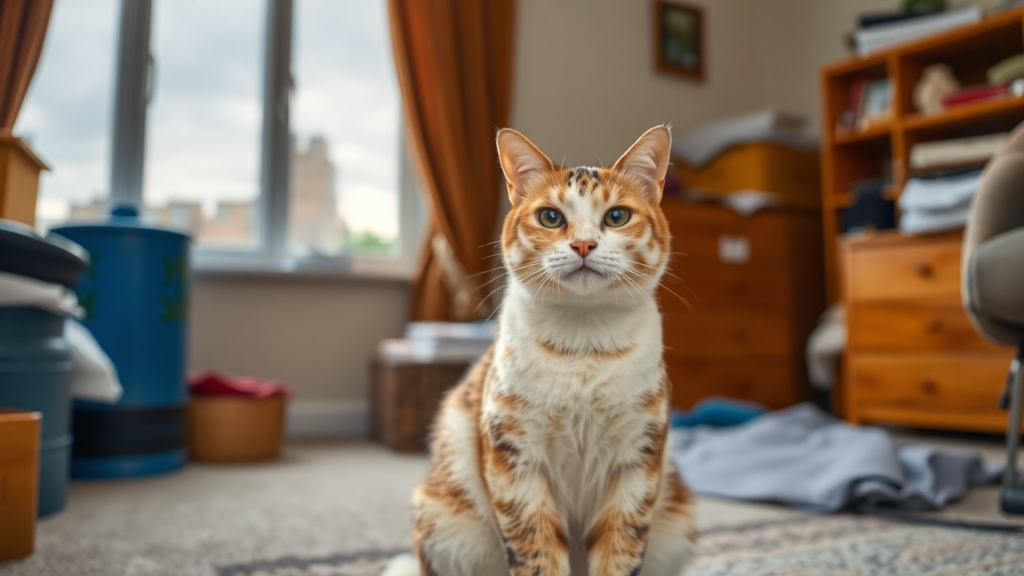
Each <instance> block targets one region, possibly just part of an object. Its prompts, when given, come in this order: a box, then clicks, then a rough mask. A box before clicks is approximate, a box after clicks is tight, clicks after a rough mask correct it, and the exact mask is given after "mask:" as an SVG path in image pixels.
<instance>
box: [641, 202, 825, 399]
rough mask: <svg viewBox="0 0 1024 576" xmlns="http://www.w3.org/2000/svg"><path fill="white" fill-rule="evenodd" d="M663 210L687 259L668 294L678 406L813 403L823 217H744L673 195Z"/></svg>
mask: <svg viewBox="0 0 1024 576" xmlns="http://www.w3.org/2000/svg"><path fill="white" fill-rule="evenodd" d="M662 210H664V212H665V216H666V218H668V221H669V226H670V228H671V231H672V250H673V251H674V252H675V253H677V254H685V256H678V257H674V258H673V260H672V266H671V272H672V275H671V276H666V277H665V278H664V279H663V280H662V285H663V287H664V288H663V290H662V291H661V292H660V293H659V300H660V303H661V310H662V318H663V326H664V339H665V365H666V368H667V370H668V376H669V380H670V381H671V382H672V404H673V406H677V407H679V408H687V409H688V408H690V407H691V406H693V404H694V403H696V402H698V401H700V400H702V399H704V398H708V397H710V396H725V397H728V398H734V399H737V400H747V401H751V402H758V403H760V404H764V405H765V406H768V407H769V408H784V407H786V406H790V405H793V404H796V403H798V402H800V401H802V400H805V399H806V398H807V397H808V396H809V395H810V387H809V386H808V384H807V376H806V373H807V370H806V369H805V367H804V366H805V361H804V347H805V346H806V342H807V336H808V335H809V334H810V332H811V330H813V329H814V326H815V324H816V322H817V319H818V316H819V315H820V314H821V312H822V310H823V309H824V304H825V302H824V300H825V288H824V285H823V274H822V261H823V258H822V254H821V227H820V220H819V218H818V217H817V216H816V215H815V214H813V213H811V212H809V211H807V210H798V209H789V208H772V209H767V210H762V211H760V212H757V213H756V214H753V215H752V216H740V215H739V214H737V213H736V212H734V211H733V210H731V209H729V208H726V207H723V206H717V205H712V204H690V203H684V202H680V201H678V200H674V199H671V198H666V199H665V200H664V201H663V202H662ZM682 298H685V299H686V302H684V301H683V300H682Z"/></svg>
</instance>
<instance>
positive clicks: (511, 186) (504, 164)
mask: <svg viewBox="0 0 1024 576" xmlns="http://www.w3.org/2000/svg"><path fill="white" fill-rule="evenodd" d="M498 159H499V160H500V161H501V169H502V171H503V172H505V180H506V181H507V182H508V199H509V200H510V201H511V202H512V205H513V206H515V205H517V204H519V202H520V201H521V200H522V199H523V197H525V196H526V193H527V191H528V190H529V189H530V188H532V187H533V186H534V185H536V184H539V183H540V182H542V181H543V180H544V177H545V176H546V175H548V174H550V173H551V172H553V171H554V169H555V166H554V164H552V163H551V160H550V159H548V157H547V156H545V155H544V153H543V152H541V151H540V149H538V148H537V147H536V146H534V145H533V142H530V141H529V140H527V139H526V136H523V135H522V134H520V133H519V132H516V131H515V130H513V129H511V128H502V129H501V130H499V131H498Z"/></svg>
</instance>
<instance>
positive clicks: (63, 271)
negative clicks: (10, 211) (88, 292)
mask: <svg viewBox="0 0 1024 576" xmlns="http://www.w3.org/2000/svg"><path fill="white" fill-rule="evenodd" d="M88 266H89V253H88V252H86V251H85V249H84V248H82V247H81V246H79V245H78V244H76V243H74V242H72V241H71V240H68V239H67V238H64V237H63V236H59V235H57V234H48V235H47V236H46V238H43V237H41V236H40V235H39V234H38V233H36V231H35V230H33V229H32V227H31V226H27V225H25V224H22V223H21V222H14V221H12V220H0V272H7V273H10V274H18V275H21V276H27V277H29V278H34V279H36V280H40V281H43V282H53V283H56V284H62V285H64V286H67V287H68V288H73V287H74V286H75V284H77V283H78V279H79V278H80V277H81V276H82V273H83V272H85V269H86V268H87V267H88Z"/></svg>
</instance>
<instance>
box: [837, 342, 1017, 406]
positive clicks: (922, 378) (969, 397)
mask: <svg viewBox="0 0 1024 576" xmlns="http://www.w3.org/2000/svg"><path fill="white" fill-rule="evenodd" d="M1012 357H1013V353H1012V352H1009V351H1007V352H1005V353H1004V352H992V353H987V352H975V353H969V352H968V353H961V354H950V353H946V354H920V353H918V354H867V353H865V354H853V355H852V357H851V359H850V383H851V386H852V387H851V390H850V393H851V395H850V399H851V400H852V401H853V403H854V404H855V405H856V406H857V408H860V409H864V410H866V409H867V408H868V407H873V408H893V409H895V408H903V409H916V410H927V411H935V412H943V411H946V412H956V413H973V412H979V413H980V412H984V413H991V412H998V411H999V406H998V401H999V393H1000V392H1001V391H1002V389H1003V384H1004V383H1005V382H1006V373H1007V370H1008V369H1009V366H1010V359H1011V358H1012Z"/></svg>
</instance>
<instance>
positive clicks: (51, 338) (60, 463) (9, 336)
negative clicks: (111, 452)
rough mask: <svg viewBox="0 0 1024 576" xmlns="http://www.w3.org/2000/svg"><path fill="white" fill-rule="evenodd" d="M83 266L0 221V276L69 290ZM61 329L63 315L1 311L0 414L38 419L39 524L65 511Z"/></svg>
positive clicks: (66, 374)
mask: <svg viewBox="0 0 1024 576" xmlns="http://www.w3.org/2000/svg"><path fill="white" fill-rule="evenodd" d="M87 260H88V256H87V255H86V253H85V250H83V249H82V248H81V247H80V246H78V245H76V244H74V243H72V242H69V241H67V240H66V239H64V238H59V239H53V238H46V239H45V240H44V239H43V238H40V237H39V235H37V234H36V233H35V231H34V230H33V229H32V228H31V227H28V226H25V225H22V224H19V223H17V222H11V221H8V220H0V272H4V273H7V274H13V275H15V276H16V277H18V278H26V279H31V280H36V281H40V282H45V283H48V284H53V285H64V286H65V287H68V288H70V287H73V286H74V285H75V283H76V282H77V281H78V278H79V276H81V274H82V272H83V271H84V270H85V268H86V263H87ZM64 322H65V316H64V315H62V314H56V313H54V312H50V311H47V310H43V309H41V308H36V307H26V306H0V406H5V407H10V408H20V409H24V410H32V411H37V412H41V413H42V414H43V421H42V436H41V443H40V454H39V490H38V494H39V499H38V505H37V512H38V514H39V516H48V515H50V514H53V513H56V512H59V511H60V510H62V509H63V508H64V506H65V504H66V503H67V485H68V468H69V463H70V458H71V434H70V432H71V375H72V370H73V368H74V363H73V353H72V351H71V346H70V345H69V344H68V342H67V340H65V338H64ZM2 499H3V486H2V482H0V500H2Z"/></svg>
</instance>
